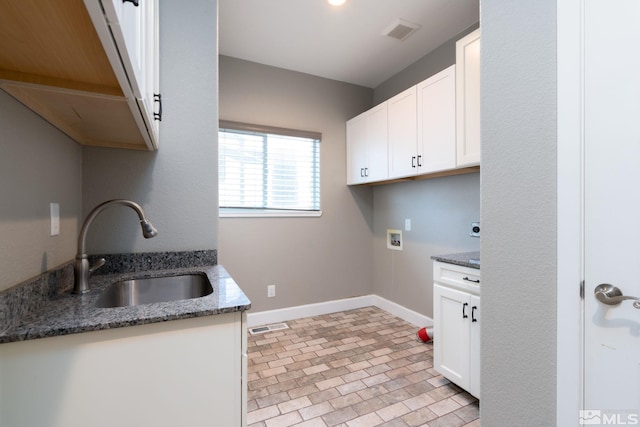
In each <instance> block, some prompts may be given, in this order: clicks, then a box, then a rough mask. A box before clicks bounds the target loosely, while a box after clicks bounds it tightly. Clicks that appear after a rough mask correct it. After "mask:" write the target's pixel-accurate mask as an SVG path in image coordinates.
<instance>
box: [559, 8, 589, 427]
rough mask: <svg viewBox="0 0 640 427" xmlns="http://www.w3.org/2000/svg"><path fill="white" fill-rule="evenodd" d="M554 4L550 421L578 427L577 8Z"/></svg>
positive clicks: (580, 156) (580, 227) (579, 22)
mask: <svg viewBox="0 0 640 427" xmlns="http://www.w3.org/2000/svg"><path fill="white" fill-rule="evenodd" d="M583 1H584V0H560V1H558V2H557V41H558V43H557V55H558V56H557V61H558V65H557V66H558V76H557V77H558V80H557V91H558V92H557V96H558V98H557V101H558V104H557V108H558V110H557V120H558V122H557V131H558V134H557V156H558V157H557V209H558V211H557V215H558V216H557V221H558V224H557V232H558V236H557V281H558V282H557V331H556V332H557V340H556V343H557V357H556V360H557V372H556V373H557V379H556V380H557V382H556V384H557V385H556V392H557V396H556V425H558V426H578V425H579V423H578V411H579V410H580V409H582V405H583V396H584V390H583V348H582V346H583V332H582V331H583V301H582V299H581V298H580V283H581V281H582V280H583V277H584V265H583V253H584V244H583V242H584V233H583V231H584V227H583V224H584V221H583V191H584V188H583V175H584V171H583V165H584V157H583V146H584V137H583V134H584V133H583V128H584V126H583V125H584V124H583V82H584V79H583V67H582V63H583V55H582V53H583V45H582V35H583V27H582V23H583V9H582V3H583Z"/></svg>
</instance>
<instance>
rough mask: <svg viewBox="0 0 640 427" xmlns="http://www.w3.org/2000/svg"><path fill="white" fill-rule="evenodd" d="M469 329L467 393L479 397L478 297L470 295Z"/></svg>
mask: <svg viewBox="0 0 640 427" xmlns="http://www.w3.org/2000/svg"><path fill="white" fill-rule="evenodd" d="M469 304H470V305H471V314H470V315H469V317H470V319H471V326H470V330H469V351H470V360H469V389H468V391H469V393H471V394H472V395H474V396H475V397H477V398H478V399H480V297H479V296H476V295H471V298H470V301H469Z"/></svg>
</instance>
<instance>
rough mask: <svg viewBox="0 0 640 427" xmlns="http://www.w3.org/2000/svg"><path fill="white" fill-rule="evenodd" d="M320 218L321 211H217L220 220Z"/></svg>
mask: <svg viewBox="0 0 640 427" xmlns="http://www.w3.org/2000/svg"><path fill="white" fill-rule="evenodd" d="M321 216H322V211H284V210H283V211H278V210H260V209H255V210H254V209H219V217H220V218H318V217H321Z"/></svg>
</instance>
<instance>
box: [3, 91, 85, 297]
mask: <svg viewBox="0 0 640 427" xmlns="http://www.w3.org/2000/svg"><path fill="white" fill-rule="evenodd" d="M0 117H2V119H1V120H0V141H2V142H0V236H2V238H1V239H0V290H3V289H7V288H9V287H11V286H13V285H15V284H17V283H19V282H21V281H23V280H26V279H28V278H30V277H33V276H36V275H38V274H40V273H42V272H44V271H46V270H48V269H50V268H52V267H55V266H57V265H60V264H62V263H64V262H66V261H69V260H70V259H72V258H73V257H74V256H75V251H76V238H77V233H78V222H79V217H80V214H81V212H80V211H81V199H80V196H81V182H80V179H81V171H82V165H81V148H80V146H79V145H77V144H76V143H75V142H73V141H72V140H71V139H69V138H68V137H67V136H66V135H64V134H63V133H61V132H60V131H58V130H57V129H56V128H54V127H53V126H51V125H50V124H49V123H47V122H45V121H44V120H42V119H41V118H40V117H39V116H37V115H36V114H34V113H33V112H32V111H31V110H29V109H27V108H26V107H24V106H23V105H22V104H20V103H19V102H18V101H16V100H14V99H13V98H12V97H10V96H9V95H7V94H6V93H5V92H3V91H0ZM50 202H57V203H59V204H60V217H61V220H60V235H58V236H54V237H51V236H50V235H49V234H50V222H49V203H50Z"/></svg>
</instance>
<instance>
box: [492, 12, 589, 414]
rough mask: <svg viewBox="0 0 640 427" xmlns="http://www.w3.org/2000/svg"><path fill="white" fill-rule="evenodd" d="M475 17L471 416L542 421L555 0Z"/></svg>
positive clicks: (552, 225)
mask: <svg viewBox="0 0 640 427" xmlns="http://www.w3.org/2000/svg"><path fill="white" fill-rule="evenodd" d="M481 22H482V53H481V64H482V65H481V67H482V68H481V74H482V76H481V87H482V95H481V96H482V98H481V110H482V184H481V188H482V227H483V228H482V232H483V237H482V242H481V247H482V325H481V334H482V341H481V342H482V344H481V345H482V348H481V353H482V361H481V373H482V374H481V375H482V402H481V419H482V424H483V425H486V426H507V425H519V426H551V425H555V408H556V345H557V344H556V80H557V79H556V63H557V61H556V2H555V1H549V2H524V1H519V2H514V1H511V0H484V1H482V5H481ZM576 417H577V415H576ZM576 422H577V421H576Z"/></svg>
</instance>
